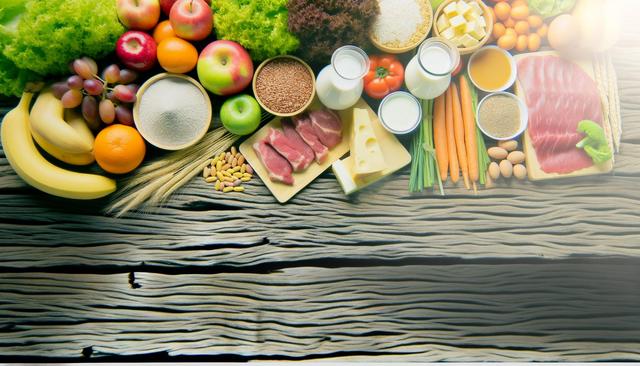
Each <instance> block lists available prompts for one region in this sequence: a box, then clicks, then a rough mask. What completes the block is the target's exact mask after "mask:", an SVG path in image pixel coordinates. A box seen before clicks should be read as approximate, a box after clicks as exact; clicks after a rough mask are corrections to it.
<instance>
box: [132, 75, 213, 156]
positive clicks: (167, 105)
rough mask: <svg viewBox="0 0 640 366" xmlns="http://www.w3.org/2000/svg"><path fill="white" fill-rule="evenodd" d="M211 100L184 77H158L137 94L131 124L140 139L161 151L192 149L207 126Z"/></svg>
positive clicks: (147, 82)
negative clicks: (139, 135)
mask: <svg viewBox="0 0 640 366" xmlns="http://www.w3.org/2000/svg"><path fill="white" fill-rule="evenodd" d="M211 116H212V111H211V100H210V99H209V95H208V94H207V92H206V90H204V88H203V87H202V85H200V83H199V82H197V81H196V80H194V79H193V78H190V77H188V76H185V75H181V74H170V73H162V74H158V75H156V76H154V77H152V78H150V79H149V80H147V81H146V82H145V83H144V84H142V86H141V87H140V90H138V93H137V101H136V103H135V104H134V106H133V120H134V123H135V125H136V128H137V129H138V132H140V134H141V135H142V137H143V138H144V139H145V140H146V141H147V142H148V143H150V144H151V145H153V146H155V147H158V148H161V149H164V150H181V149H184V148H187V147H189V146H192V145H194V144H195V143H196V142H198V141H200V139H202V137H203V136H204V135H205V134H206V133H207V130H208V129H209V127H210V125H211Z"/></svg>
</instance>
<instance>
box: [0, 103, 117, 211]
mask: <svg viewBox="0 0 640 366" xmlns="http://www.w3.org/2000/svg"><path fill="white" fill-rule="evenodd" d="M32 97H33V94H31V93H24V94H22V98H21V99H20V103H19V104H18V106H17V107H16V108H14V109H13V110H11V111H10V112H9V113H7V115H6V116H5V117H4V119H3V120H2V127H1V132H0V138H1V140H2V148H3V150H4V153H5V156H6V157H7V160H8V161H9V164H10V165H11V167H12V168H13V170H15V172H16V173H17V174H18V175H19V176H20V178H22V179H23V180H24V181H25V182H27V183H28V184H29V185H31V186H33V187H35V188H37V189H39V190H41V191H43V192H46V193H49V194H52V195H55V196H59V197H64V198H73V199H85V200H88V199H96V198H100V197H104V196H106V195H108V194H110V193H112V192H113V191H115V190H116V183H115V181H114V180H113V179H109V178H107V177H104V176H101V175H96V174H85V173H77V172H73V171H70V170H66V169H62V168H60V167H58V166H55V165H53V164H51V163H50V162H49V161H48V160H47V159H45V158H44V157H43V156H42V155H41V154H40V152H39V151H38V149H37V148H36V145H35V144H34V143H33V139H32V137H31V132H30V129H29V103H30V102H31V99H32Z"/></svg>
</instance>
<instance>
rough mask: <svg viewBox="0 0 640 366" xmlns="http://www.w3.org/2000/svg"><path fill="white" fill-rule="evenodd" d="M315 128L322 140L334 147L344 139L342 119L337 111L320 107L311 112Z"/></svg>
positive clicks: (310, 115)
mask: <svg viewBox="0 0 640 366" xmlns="http://www.w3.org/2000/svg"><path fill="white" fill-rule="evenodd" d="M309 118H311V124H312V125H313V130H314V131H315V132H316V135H317V136H318V138H319V139H320V142H322V144H323V145H324V146H326V147H328V148H329V149H332V148H333V147H335V146H336V145H338V144H339V143H340V141H342V121H340V117H338V115H337V114H335V112H333V111H332V110H329V109H320V110H317V111H313V112H309Z"/></svg>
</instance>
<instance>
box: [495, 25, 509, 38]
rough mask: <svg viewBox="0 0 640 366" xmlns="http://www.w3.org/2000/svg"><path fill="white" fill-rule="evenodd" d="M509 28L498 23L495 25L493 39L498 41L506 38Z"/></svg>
mask: <svg viewBox="0 0 640 366" xmlns="http://www.w3.org/2000/svg"><path fill="white" fill-rule="evenodd" d="M506 31H507V28H506V27H505V26H504V24H502V23H496V24H494V25H493V38H495V39H498V38H500V37H502V36H504V34H505V32H506Z"/></svg>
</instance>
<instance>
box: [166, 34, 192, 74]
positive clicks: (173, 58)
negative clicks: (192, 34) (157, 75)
mask: <svg viewBox="0 0 640 366" xmlns="http://www.w3.org/2000/svg"><path fill="white" fill-rule="evenodd" d="M158 62H159V63H160V66H162V68H163V69H165V70H167V71H168V72H173V73H177V74H184V73H187V72H189V71H191V70H193V68H194V67H196V64H197V63H198V50H196V48H195V47H194V46H193V45H192V44H191V43H189V42H187V41H185V40H184V39H180V38H178V37H169V38H167V39H165V40H164V41H162V42H160V44H159V45H158Z"/></svg>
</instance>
